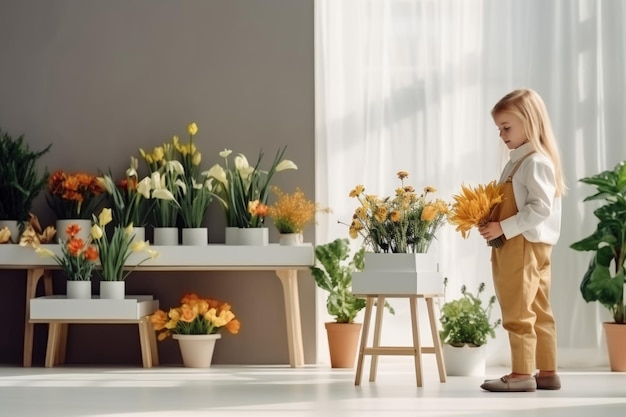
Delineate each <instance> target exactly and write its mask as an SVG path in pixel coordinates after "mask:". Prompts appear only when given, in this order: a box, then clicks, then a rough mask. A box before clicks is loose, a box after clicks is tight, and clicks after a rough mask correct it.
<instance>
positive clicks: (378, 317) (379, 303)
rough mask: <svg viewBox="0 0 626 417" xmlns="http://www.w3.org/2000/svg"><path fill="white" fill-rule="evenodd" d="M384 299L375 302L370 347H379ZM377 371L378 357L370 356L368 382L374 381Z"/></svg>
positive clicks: (380, 297) (375, 355)
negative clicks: (372, 334) (374, 319)
mask: <svg viewBox="0 0 626 417" xmlns="http://www.w3.org/2000/svg"><path fill="white" fill-rule="evenodd" d="M384 306H385V297H382V296H378V298H377V300H376V322H375V323H374V339H373V341H372V347H374V348H377V347H380V334H381V333H382V330H383V313H384V311H385V308H384ZM377 370H378V355H377V354H375V353H374V354H372V360H371V362H370V382H374V381H376V371H377Z"/></svg>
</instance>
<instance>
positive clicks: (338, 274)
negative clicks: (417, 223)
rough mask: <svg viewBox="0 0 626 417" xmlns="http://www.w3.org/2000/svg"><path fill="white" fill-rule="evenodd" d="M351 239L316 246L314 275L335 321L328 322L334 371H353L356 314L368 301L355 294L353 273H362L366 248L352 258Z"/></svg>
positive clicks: (358, 329)
mask: <svg viewBox="0 0 626 417" xmlns="http://www.w3.org/2000/svg"><path fill="white" fill-rule="evenodd" d="M350 252H351V251H350V245H349V243H348V239H335V240H334V241H332V242H329V243H326V244H323V245H317V246H316V247H315V265H313V266H311V267H310V269H311V274H312V275H313V278H314V279H315V283H316V284H317V286H318V287H320V288H321V289H323V290H325V291H326V292H328V296H327V298H326V310H327V311H328V314H330V315H331V316H333V317H334V319H335V321H334V322H328V323H325V327H326V332H327V335H328V347H329V350H330V361H331V366H332V367H333V368H352V367H353V366H354V359H355V357H356V350H357V346H358V343H359V334H360V331H361V323H355V322H354V319H355V318H356V316H357V314H358V313H359V312H360V311H361V310H362V309H363V308H365V300H364V299H362V298H357V297H355V296H354V294H352V291H351V288H352V273H353V272H355V271H362V270H363V255H364V249H363V248H361V249H359V250H358V251H356V252H355V253H354V255H352V258H350Z"/></svg>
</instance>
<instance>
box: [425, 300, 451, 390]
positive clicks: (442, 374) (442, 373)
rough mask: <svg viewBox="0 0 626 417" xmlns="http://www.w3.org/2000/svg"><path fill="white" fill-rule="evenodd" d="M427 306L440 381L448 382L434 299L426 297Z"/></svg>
mask: <svg viewBox="0 0 626 417" xmlns="http://www.w3.org/2000/svg"><path fill="white" fill-rule="evenodd" d="M426 306H427V307H428V318H429V320H430V331H431V334H432V336H433V347H434V349H435V357H436V358H437V369H438V370H439V381H440V382H446V365H445V362H444V360H443V351H442V348H441V339H440V338H439V331H437V321H436V318H435V307H434V303H433V298H432V297H426Z"/></svg>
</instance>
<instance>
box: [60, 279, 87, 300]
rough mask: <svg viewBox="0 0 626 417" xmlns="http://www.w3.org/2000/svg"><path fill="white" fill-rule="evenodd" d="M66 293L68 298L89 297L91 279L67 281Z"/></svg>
mask: <svg viewBox="0 0 626 417" xmlns="http://www.w3.org/2000/svg"><path fill="white" fill-rule="evenodd" d="M66 295H67V298H70V299H79V300H80V299H87V300H89V299H91V281H67V283H66Z"/></svg>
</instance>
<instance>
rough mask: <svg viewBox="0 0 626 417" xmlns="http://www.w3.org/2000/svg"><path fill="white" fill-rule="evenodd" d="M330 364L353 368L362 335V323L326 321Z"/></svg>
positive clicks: (334, 366)
mask: <svg viewBox="0 0 626 417" xmlns="http://www.w3.org/2000/svg"><path fill="white" fill-rule="evenodd" d="M325 325H326V334H327V336H328V350H329V351H330V366H331V367H332V368H353V367H354V360H355V359H356V352H357V348H358V346H359V336H360V335H361V323H334V322H333V323H326V324H325Z"/></svg>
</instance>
